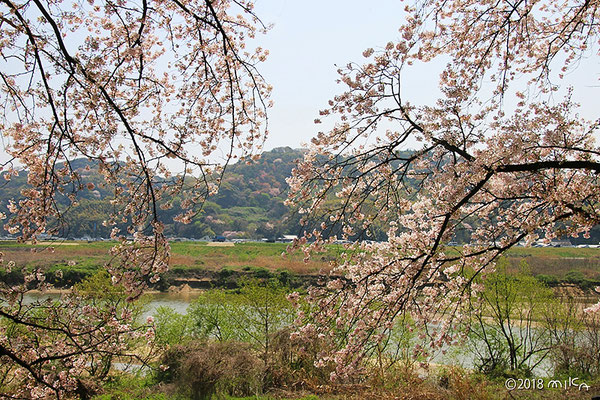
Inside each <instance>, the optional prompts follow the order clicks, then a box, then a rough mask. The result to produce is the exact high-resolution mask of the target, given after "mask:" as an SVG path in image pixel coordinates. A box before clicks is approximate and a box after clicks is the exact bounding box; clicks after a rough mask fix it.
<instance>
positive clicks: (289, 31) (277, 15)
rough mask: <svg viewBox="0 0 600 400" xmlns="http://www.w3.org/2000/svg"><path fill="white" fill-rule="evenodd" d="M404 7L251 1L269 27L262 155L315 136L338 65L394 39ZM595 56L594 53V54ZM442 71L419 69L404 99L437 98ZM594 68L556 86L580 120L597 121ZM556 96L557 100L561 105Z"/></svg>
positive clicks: (264, 39)
mask: <svg viewBox="0 0 600 400" xmlns="http://www.w3.org/2000/svg"><path fill="white" fill-rule="evenodd" d="M404 5H405V3H404V2H402V1H400V0H378V1H373V2H365V1H358V0H321V1H317V0H303V1H298V0H256V9H255V11H256V13H257V15H258V16H259V17H261V19H262V20H263V21H264V22H265V23H267V24H269V23H272V24H274V27H273V29H272V30H271V31H269V33H268V34H267V35H266V36H262V35H261V36H258V37H257V43H258V44H260V45H261V46H262V47H264V48H267V49H269V51H270V56H269V59H268V60H267V62H265V63H264V64H262V65H260V66H259V68H260V70H261V71H262V73H263V75H264V76H265V78H266V79H267V81H268V82H269V83H271V84H272V85H273V94H272V98H273V100H274V102H275V105H274V107H273V108H272V109H270V112H269V130H270V137H269V138H268V139H267V141H266V144H265V149H271V148H273V147H279V146H291V147H300V144H301V143H302V142H309V141H310V139H311V138H312V137H313V136H315V135H316V133H317V132H318V130H319V129H324V128H325V127H324V126H321V125H315V124H314V123H313V120H314V119H315V118H318V112H319V110H320V109H322V108H324V106H326V104H327V101H328V100H329V99H330V98H332V97H333V96H334V95H335V94H337V93H340V92H341V91H342V90H343V86H342V85H337V84H336V83H335V80H336V78H337V73H336V69H337V68H336V66H335V65H336V64H337V65H339V66H344V65H346V64H347V63H348V62H351V61H354V62H358V63H362V62H363V61H364V58H363V57H362V52H363V50H365V49H366V48H368V47H373V48H377V47H383V46H385V44H386V43H387V42H388V41H390V40H391V41H395V40H396V39H397V38H398V27H399V26H400V25H401V24H402V23H403V22H404V21H403V16H404V12H403V8H404ZM592 52H597V49H592ZM442 67H443V63H437V65H436V63H432V64H431V65H420V66H419V67H418V68H415V69H414V70H413V71H411V75H410V76H404V79H403V93H402V94H403V98H404V99H406V100H409V101H411V102H412V103H413V104H414V103H416V104H423V103H428V102H429V101H430V100H434V99H435V98H436V97H437V93H438V92H437V79H438V74H439V72H440V71H441V68H442ZM599 71H600V69H599V62H598V57H596V56H594V57H592V58H590V59H588V60H586V61H585V62H583V63H582V65H581V66H580V67H579V68H577V69H576V70H575V71H574V72H573V73H572V74H570V75H569V76H568V77H567V79H566V80H565V81H563V82H562V84H561V86H564V87H566V86H568V85H573V86H574V87H575V94H574V97H575V100H576V101H579V102H580V103H581V105H582V107H581V109H580V112H581V114H582V115H583V116H584V117H586V118H589V119H595V118H598V109H597V104H598V99H600V87H599V83H598V77H599V74H598V72H599ZM560 98H561V96H560V95H558V96H556V100H560Z"/></svg>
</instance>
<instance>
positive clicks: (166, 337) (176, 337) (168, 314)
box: [154, 306, 192, 345]
mask: <svg viewBox="0 0 600 400" xmlns="http://www.w3.org/2000/svg"><path fill="white" fill-rule="evenodd" d="M154 330H155V338H156V342H157V343H158V344H161V345H175V344H180V343H182V342H185V341H186V340H190V339H191V337H192V326H191V323H190V317H189V315H188V314H180V313H178V312H177V311H175V310H174V309H173V308H171V307H166V306H161V307H158V308H157V309H156V312H155V314H154Z"/></svg>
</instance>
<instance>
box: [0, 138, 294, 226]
mask: <svg viewBox="0 0 600 400" xmlns="http://www.w3.org/2000/svg"><path fill="white" fill-rule="evenodd" d="M301 156H302V151H301V150H294V149H291V148H289V147H285V148H276V149H273V150H271V151H267V152H264V153H263V155H262V157H261V158H260V159H258V160H257V161H253V162H250V163H249V164H248V163H245V162H242V163H237V164H233V165H230V166H229V167H228V168H227V170H226V172H225V175H224V178H223V181H222V183H221V186H220V190H219V193H218V194H217V195H215V196H213V197H210V198H209V199H208V200H207V201H206V203H205V204H204V207H203V211H202V212H201V213H200V214H199V215H197V216H196V217H194V218H193V220H192V222H191V223H190V224H187V225H185V224H181V223H178V222H173V220H172V218H173V216H175V215H176V214H177V213H179V212H180V209H179V207H177V204H178V199H174V201H173V204H174V207H173V208H172V209H170V210H162V211H161V219H162V220H163V221H164V222H165V224H166V232H167V234H168V235H169V236H172V237H186V238H202V237H206V236H208V237H213V236H215V235H224V236H227V237H229V238H235V237H244V238H263V237H266V238H275V237H278V236H280V235H283V234H288V233H289V234H296V233H298V232H299V229H300V228H299V226H298V218H297V217H296V216H295V213H290V211H289V209H288V207H287V206H285V205H284V201H285V198H286V196H287V183H286V181H285V179H286V178H287V177H288V176H290V174H291V171H292V168H294V161H295V160H297V159H298V158H300V157H301ZM71 166H72V167H73V168H74V169H75V170H76V171H77V173H78V175H79V179H80V182H73V185H78V184H82V185H84V186H85V187H88V186H89V189H87V190H81V191H79V192H78V194H77V198H76V202H75V203H74V205H71V204H72V203H71V201H70V200H69V199H68V194H69V188H66V190H65V193H64V194H61V195H58V196H57V197H56V198H55V201H56V203H57V206H58V207H61V208H62V209H63V210H64V209H66V208H67V207H71V208H70V209H69V211H68V212H67V213H65V214H64V215H65V221H64V222H65V223H64V224H62V225H61V229H59V235H60V236H62V237H65V238H67V237H73V238H75V237H85V236H89V237H90V238H108V237H109V236H110V228H109V227H106V226H104V225H103V224H102V223H103V221H104V220H106V219H107V217H108V215H110V213H111V210H112V208H111V207H112V206H111V202H110V201H111V199H112V198H113V197H114V196H113V193H111V191H109V190H107V189H106V188H105V186H103V185H102V181H103V179H102V177H101V176H99V175H98V174H97V172H96V171H97V168H95V167H94V165H93V163H92V162H91V161H87V160H75V161H74V162H72V163H71ZM90 183H91V184H92V185H88V184H90ZM25 188H27V173H26V171H21V173H20V174H19V176H16V177H14V176H13V177H12V178H11V180H9V181H6V182H5V183H4V184H3V186H2V187H0V211H2V212H4V213H5V214H7V215H9V212H8V206H9V203H10V201H18V199H19V198H20V196H21V195H20V193H21V190H23V189H25ZM6 234H8V232H6V231H3V232H1V233H0V236H2V235H6Z"/></svg>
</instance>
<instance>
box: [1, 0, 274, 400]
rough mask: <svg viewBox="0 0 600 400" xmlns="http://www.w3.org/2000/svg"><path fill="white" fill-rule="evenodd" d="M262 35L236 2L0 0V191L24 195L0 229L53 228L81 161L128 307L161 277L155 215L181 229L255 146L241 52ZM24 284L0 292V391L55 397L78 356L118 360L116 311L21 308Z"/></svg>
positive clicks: (74, 377) (33, 234)
mask: <svg viewBox="0 0 600 400" xmlns="http://www.w3.org/2000/svg"><path fill="white" fill-rule="evenodd" d="M265 30H266V28H265V26H263V25H262V23H261V22H260V21H259V20H258V18H257V17H256V16H255V14H254V12H253V3H252V1H249V0H198V1H194V0H166V1H163V0H156V1H155V0H141V1H129V0H115V1H113V0H99V1H95V0H89V1H62V0H59V1H43V0H22V1H21V0H17V1H15V0H1V1H0V32H1V34H0V37H1V39H0V55H1V58H0V59H1V61H0V63H1V67H0V107H1V109H0V132H2V136H3V143H4V150H5V152H6V153H7V154H8V155H9V160H8V161H6V162H4V163H3V164H2V167H1V168H2V171H3V173H4V179H6V180H10V179H11V177H13V176H16V175H18V174H19V173H20V171H27V181H28V184H29V188H28V189H26V190H24V191H23V192H22V193H21V195H22V197H21V198H20V199H14V201H13V202H11V203H10V205H9V211H10V215H6V216H2V217H3V218H4V219H5V224H4V228H5V229H7V230H8V231H9V232H10V233H12V234H15V235H18V238H19V241H26V240H33V241H34V242H35V241H36V238H37V237H39V236H40V235H41V234H57V233H61V230H63V231H64V229H65V227H64V220H63V218H62V216H63V215H65V213H67V212H68V211H69V209H70V207H74V206H76V205H77V194H78V192H80V191H82V190H94V183H92V182H88V181H86V172H85V171H78V170H76V168H75V167H74V166H73V163H72V161H73V160H75V159H76V158H86V159H88V160H90V161H93V162H92V163H89V165H88V167H86V168H96V169H97V171H98V172H99V173H100V174H101V175H102V176H103V178H104V183H103V185H105V187H106V188H109V189H110V190H111V191H112V193H113V198H112V200H111V203H112V205H113V212H112V214H111V215H108V216H107V218H106V221H105V222H104V224H105V225H106V226H109V227H112V238H113V239H117V240H118V244H117V245H116V246H115V247H114V248H113V249H112V252H111V254H112V256H113V257H112V259H111V261H110V262H109V263H108V264H107V266H106V267H107V269H108V270H109V271H110V273H111V274H112V277H113V278H112V279H113V281H114V283H116V284H120V285H122V286H123V287H125V288H126V290H127V293H129V298H130V300H133V299H135V298H136V297H138V296H139V295H140V293H141V291H142V290H143V288H144V285H145V284H146V283H147V281H148V280H149V281H151V282H155V281H156V280H158V279H159V274H160V273H162V272H164V271H166V269H167V265H168V258H169V246H168V243H167V240H166V239H165V237H164V235H163V224H162V223H161V221H160V219H159V210H160V209H161V208H170V207H171V206H172V204H171V203H170V201H172V199H174V198H176V197H177V198H179V199H180V200H181V213H180V214H179V215H178V216H177V217H176V219H177V220H178V221H181V222H184V223H185V222H189V221H190V219H191V218H192V217H193V216H194V215H195V213H197V212H198V211H199V209H200V208H201V205H202V202H203V201H204V199H205V198H206V197H207V196H208V195H209V194H210V193H214V192H215V191H216V190H217V188H218V185H219V183H220V177H221V175H222V173H223V171H224V169H225V167H226V165H227V163H228V162H229V161H231V160H234V159H243V158H247V157H252V156H254V155H255V154H257V153H258V152H260V150H261V147H262V143H263V141H264V138H265V135H266V122H267V120H266V114H265V111H266V108H267V107H268V106H269V100H268V97H269V92H270V87H269V85H267V84H266V83H265V82H264V80H263V79H262V76H261V75H260V74H259V73H258V71H257V69H256V66H257V65H258V63H260V62H261V61H263V60H264V59H265V57H266V56H267V51H266V50H264V49H262V48H260V47H258V48H252V49H250V48H246V42H247V41H248V40H249V39H251V38H254V36H255V35H256V34H257V33H259V32H262V31H265ZM90 165H91V167H90ZM21 173H23V172H21ZM65 204H67V205H66V206H65ZM123 225H126V226H127V227H128V228H127V229H126V231H121V230H120V229H119V228H118V226H123ZM51 250H52V249H51V248H49V249H46V250H45V251H51ZM0 268H4V269H5V270H6V271H8V272H10V270H11V269H12V268H14V263H12V262H11V261H10V260H4V263H3V265H2V266H0ZM24 274H25V284H22V285H16V286H15V285H9V284H7V283H0V359H1V360H2V361H1V363H0V364H2V373H3V374H4V375H3V376H5V377H11V384H10V385H9V387H11V388H16V387H19V388H20V389H19V392H18V393H12V394H7V393H2V395H6V396H9V397H10V395H12V396H13V397H18V398H22V397H27V398H29V397H31V398H35V397H40V398H41V397H47V396H51V397H52V396H53V397H62V396H64V395H66V394H68V393H73V391H74V390H76V387H77V385H78V383H77V382H79V381H78V376H80V375H79V374H80V372H81V371H82V368H83V366H86V365H89V363H90V362H91V361H90V357H94V355H95V356H98V353H99V352H104V353H107V354H108V353H110V354H118V353H119V352H120V351H121V350H122V346H121V344H122V341H121V339H120V338H122V337H123V336H124V335H125V336H127V335H130V334H131V330H132V328H131V325H130V324H131V322H132V321H131V315H130V313H127V312H120V313H119V314H118V315H117V313H116V308H115V307H112V308H109V309H107V310H108V311H107V310H104V311H101V310H99V309H98V308H97V307H95V306H90V305H89V304H85V303H82V302H81V301H80V300H79V299H78V298H77V296H73V297H70V298H69V299H68V300H65V303H63V304H62V305H57V304H50V303H43V304H42V303H36V304H34V305H29V304H25V302H24V293H26V292H27V291H28V290H30V289H32V288H37V289H44V288H45V287H46V285H45V282H44V279H45V275H44V271H33V272H32V271H24ZM9 330H10V332H9ZM15 332H17V333H18V334H15ZM3 383H6V382H0V386H2V384H3ZM5 387H6V386H5Z"/></svg>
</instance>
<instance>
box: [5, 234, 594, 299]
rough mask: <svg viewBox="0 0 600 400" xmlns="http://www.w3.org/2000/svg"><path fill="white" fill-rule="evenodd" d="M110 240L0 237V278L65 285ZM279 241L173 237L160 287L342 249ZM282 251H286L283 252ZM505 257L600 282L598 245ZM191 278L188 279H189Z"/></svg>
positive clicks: (304, 269) (557, 279)
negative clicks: (3, 265) (307, 249)
mask: <svg viewBox="0 0 600 400" xmlns="http://www.w3.org/2000/svg"><path fill="white" fill-rule="evenodd" d="M113 245H114V243H111V242H91V243H87V242H78V241H65V242H58V243H47V242H46V243H40V244H38V245H35V246H34V245H31V244H17V243H15V242H10V241H4V242H0V251H1V252H3V253H4V259H5V260H7V261H14V262H15V268H13V272H12V273H11V274H7V273H5V272H4V271H2V270H0V279H2V280H5V281H11V280H12V281H16V280H19V274H20V270H21V269H22V267H26V268H29V269H33V268H42V269H45V270H47V271H48V278H49V279H50V280H51V281H52V280H53V279H55V278H53V276H54V273H55V272H56V271H57V270H59V269H60V270H61V271H62V273H63V279H62V280H59V281H56V282H55V283H56V285H57V286H62V287H68V286H70V285H72V284H74V283H76V282H79V281H80V280H81V279H83V278H84V277H86V276H90V275H92V274H93V273H94V272H96V271H98V270H99V269H101V268H102V267H103V266H104V265H105V264H106V263H107V262H109V261H110V255H109V250H110V248H111V247H112V246H113ZM286 249H287V245H286V244H284V243H255V242H250V243H237V244H235V245H233V246H214V245H212V243H206V242H174V243H172V258H171V265H170V271H169V273H168V274H167V275H166V276H165V282H163V287H162V289H163V290H164V289H166V288H167V287H168V286H169V285H170V284H182V283H184V281H186V280H190V279H192V280H193V279H195V280H197V281H202V280H204V282H209V281H210V282H214V281H218V280H219V279H221V280H227V278H228V277H231V276H233V278H230V279H229V280H230V281H231V279H235V277H236V276H238V275H252V276H257V277H268V276H269V275H273V274H281V273H284V274H289V275H292V276H299V277H300V279H310V278H308V277H310V276H316V275H318V273H319V271H322V270H328V269H329V268H330V263H331V262H335V261H336V260H338V259H339V258H340V257H341V255H342V254H343V252H344V248H343V246H341V245H331V246H328V247H327V250H326V251H325V252H324V253H321V254H317V255H315V256H313V258H312V259H311V260H310V261H308V262H304V261H303V258H304V255H303V254H302V253H301V252H295V253H286ZM284 253H285V254H284ZM506 257H507V259H508V261H509V263H510V268H509V270H514V271H516V270H517V269H518V268H519V264H520V263H521V261H525V262H526V263H527V265H528V266H529V269H530V271H531V274H532V275H534V276H537V277H538V278H539V279H540V280H542V281H543V282H544V283H547V284H549V285H551V286H553V285H558V284H561V283H568V284H574V285H577V286H580V287H583V288H585V289H590V288H592V287H594V286H595V285H600V249H594V248H523V247H517V248H513V249H511V250H510V251H509V252H508V253H507V254H506ZM192 282H193V281H192Z"/></svg>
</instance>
